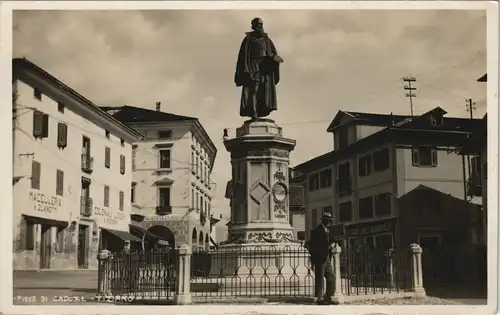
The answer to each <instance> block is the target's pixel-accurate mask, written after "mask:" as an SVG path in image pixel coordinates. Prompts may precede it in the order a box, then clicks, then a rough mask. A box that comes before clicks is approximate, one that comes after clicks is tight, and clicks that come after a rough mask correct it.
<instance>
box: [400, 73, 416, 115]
mask: <svg viewBox="0 0 500 315" xmlns="http://www.w3.org/2000/svg"><path fill="white" fill-rule="evenodd" d="M403 81H405V82H407V83H408V85H405V86H404V89H405V90H406V91H407V93H406V94H405V96H406V97H408V98H409V99H410V113H411V115H412V116H413V98H414V97H417V95H416V94H415V93H413V91H416V90H417V88H415V87H412V86H411V84H412V83H413V82H416V81H417V79H415V78H414V77H403Z"/></svg>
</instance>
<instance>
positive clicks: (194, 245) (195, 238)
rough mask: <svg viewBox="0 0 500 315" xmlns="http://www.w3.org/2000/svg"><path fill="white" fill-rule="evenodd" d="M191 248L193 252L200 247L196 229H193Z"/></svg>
mask: <svg viewBox="0 0 500 315" xmlns="http://www.w3.org/2000/svg"><path fill="white" fill-rule="evenodd" d="M191 247H192V249H193V251H194V250H196V248H197V247H198V232H197V231H196V228H194V229H193V234H192V235H191Z"/></svg>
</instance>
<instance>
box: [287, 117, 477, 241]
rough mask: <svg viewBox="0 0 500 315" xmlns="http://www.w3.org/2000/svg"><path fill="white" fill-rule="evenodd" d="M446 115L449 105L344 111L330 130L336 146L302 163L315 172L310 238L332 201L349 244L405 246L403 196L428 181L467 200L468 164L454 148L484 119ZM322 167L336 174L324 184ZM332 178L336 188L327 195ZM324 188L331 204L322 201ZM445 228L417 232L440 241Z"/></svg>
mask: <svg viewBox="0 0 500 315" xmlns="http://www.w3.org/2000/svg"><path fill="white" fill-rule="evenodd" d="M444 114H445V112H444V111H443V110H442V109H441V108H436V109H434V110H433V111H430V112H428V113H426V114H424V115H422V116H419V117H409V116H396V115H380V114H368V113H353V112H342V111H341V112H339V113H338V114H337V116H336V117H335V118H334V120H333V121H332V123H331V124H330V126H329V128H328V131H329V132H332V133H333V138H334V150H333V151H331V152H329V153H327V154H325V155H323V156H321V157H318V158H316V159H313V160H311V161H308V162H305V163H303V164H301V165H298V166H296V167H295V169H297V170H300V171H302V172H304V173H305V174H307V176H308V177H309V180H308V181H306V190H305V191H306V194H307V196H306V203H307V212H308V215H307V218H308V220H307V221H306V235H307V237H308V234H309V232H310V230H311V229H312V228H313V227H314V226H316V225H317V224H319V217H320V216H321V214H322V212H323V211H324V210H323V211H317V210H316V211H314V209H318V208H319V207H325V206H328V205H331V207H332V209H333V211H332V214H333V216H334V220H335V226H334V227H333V229H332V233H333V235H335V237H336V240H337V242H338V243H340V244H341V245H342V246H343V247H351V248H356V247H358V246H366V245H368V246H373V247H377V248H391V247H399V246H406V244H399V242H400V239H401V238H400V237H399V236H400V235H399V233H400V232H401V233H405V232H406V231H400V229H399V227H398V217H399V216H400V214H401V213H402V212H403V211H405V209H402V208H401V207H400V202H399V201H400V198H401V197H403V196H405V195H406V194H407V193H409V192H411V191H413V190H414V189H415V188H417V187H419V186H421V185H424V186H426V187H429V188H431V189H434V190H437V191H440V192H442V193H445V194H447V195H451V196H453V197H456V198H459V199H462V200H464V199H465V198H466V195H467V194H466V191H465V190H464V187H465V182H466V173H465V164H464V162H463V159H462V156H460V155H459V154H457V153H456V152H455V153H454V151H455V150H456V149H457V148H458V146H459V145H460V143H462V142H463V141H464V139H465V138H466V136H467V135H468V134H470V132H471V130H473V129H474V128H475V127H476V126H477V124H478V121H477V120H470V119H461V118H447V117H443V115H444ZM326 169H331V170H332V171H331V173H329V174H327V172H326V171H325V170H326ZM322 172H323V174H324V177H327V178H328V179H324V180H323V182H324V184H323V185H322V184H321V183H322V181H321V174H322ZM330 174H331V175H330ZM329 176H331V178H330V177H329ZM318 177H319V178H318ZM330 181H331V183H332V185H331V188H330V189H324V192H322V191H323V189H322V188H321V187H322V186H328V185H327V183H329V182H330ZM319 193H323V194H324V195H325V197H327V199H328V200H329V202H330V204H328V203H325V204H324V205H323V204H321V205H319V204H318V203H317V200H318V198H319V197H318V194H319ZM321 197H323V196H321ZM464 202H465V203H467V202H466V201H465V200H464ZM323 209H324V208H323ZM328 209H329V208H328ZM439 233H441V232H440V231H436V230H435V229H434V230H433V231H429V230H425V231H424V230H422V231H421V233H417V234H418V237H421V238H424V237H431V236H432V237H434V236H436V237H435V238H434V239H435V240H438V239H439V237H437V236H438V235H439ZM418 237H417V236H415V237H414V238H413V240H412V242H418V241H419V239H418ZM405 242H406V239H405Z"/></svg>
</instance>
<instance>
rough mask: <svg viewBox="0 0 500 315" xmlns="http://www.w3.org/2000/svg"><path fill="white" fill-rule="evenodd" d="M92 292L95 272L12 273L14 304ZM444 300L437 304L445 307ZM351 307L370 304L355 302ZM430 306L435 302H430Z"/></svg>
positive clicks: (84, 300) (458, 295)
mask: <svg viewBox="0 0 500 315" xmlns="http://www.w3.org/2000/svg"><path fill="white" fill-rule="evenodd" d="M96 292H97V271H95V270H72V271H15V272H14V292H13V297H12V298H13V304H14V305H61V304H65V305H88V304H96V303H97V302H95V301H93V300H91V299H92V298H94V297H95V296H96ZM427 295H428V296H429V297H435V298H440V299H444V300H447V301H450V304H463V305H481V304H483V305H484V304H486V295H485V293H484V292H480V290H478V289H472V288H469V289H467V288H459V289H456V288H455V289H453V288H440V289H433V290H427ZM382 300H383V298H382V299H381V300H380V301H378V303H383V301H382ZM431 300H432V299H431ZM444 300H443V302H440V303H439V304H441V303H443V304H445V303H446V302H445V301H444ZM100 303H101V304H102V303H111V301H101V302H100ZM230 303H235V301H234V300H232V301H231V300H228V301H227V304H230ZM378 303H376V304H378ZM353 304H354V303H353ZM355 304H372V303H368V302H365V303H363V302H362V301H359V302H358V303H355ZM391 304H392V303H391ZM396 304H398V303H396ZM402 304H406V303H402ZM431 304H436V303H434V302H431Z"/></svg>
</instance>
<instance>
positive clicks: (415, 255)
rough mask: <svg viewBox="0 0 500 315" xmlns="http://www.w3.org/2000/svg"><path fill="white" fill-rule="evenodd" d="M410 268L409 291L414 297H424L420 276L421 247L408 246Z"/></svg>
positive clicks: (416, 245)
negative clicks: (413, 293)
mask: <svg viewBox="0 0 500 315" xmlns="http://www.w3.org/2000/svg"><path fill="white" fill-rule="evenodd" d="M410 257H411V260H410V268H411V291H412V292H415V297H417V298H419V297H420V298H423V297H425V295H426V294H425V289H424V285H423V276H422V247H420V245H418V244H410Z"/></svg>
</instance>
